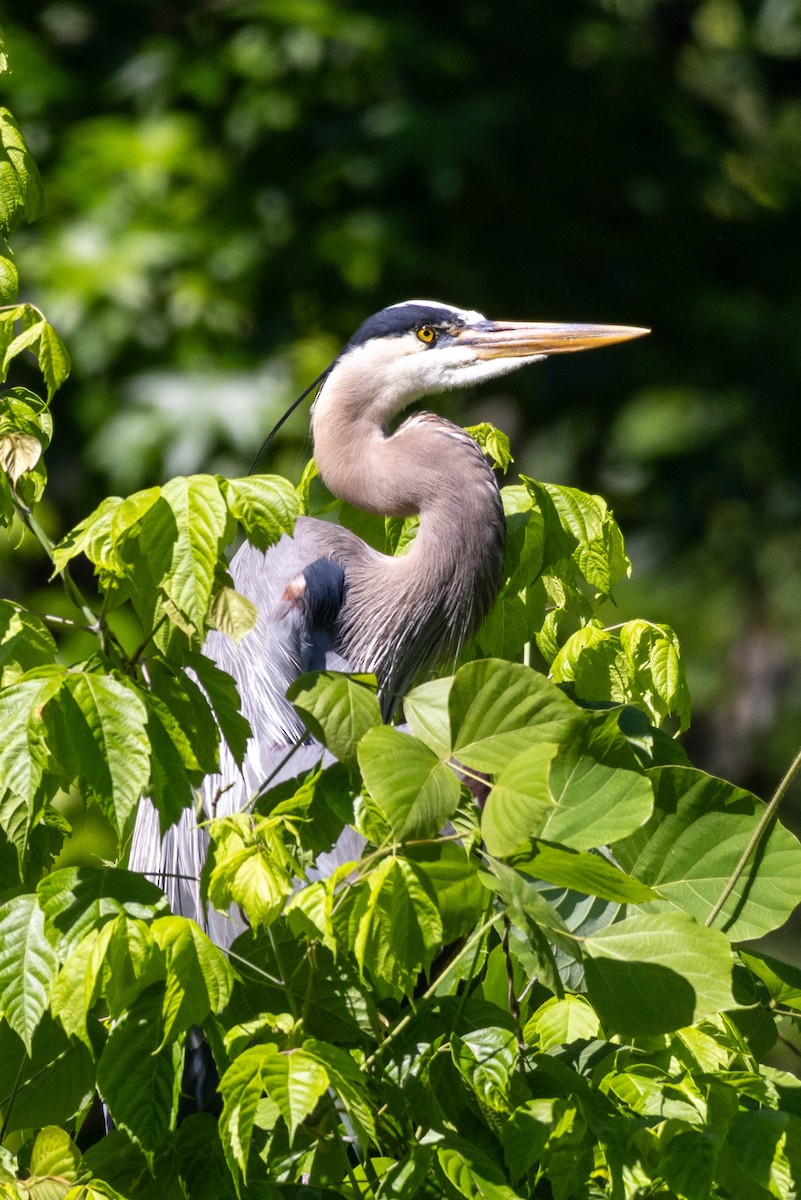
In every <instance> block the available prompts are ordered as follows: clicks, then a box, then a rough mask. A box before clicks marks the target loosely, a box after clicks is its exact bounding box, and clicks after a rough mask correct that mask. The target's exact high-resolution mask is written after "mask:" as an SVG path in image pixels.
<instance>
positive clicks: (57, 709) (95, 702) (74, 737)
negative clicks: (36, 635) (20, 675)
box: [43, 671, 150, 837]
mask: <svg viewBox="0 0 801 1200" xmlns="http://www.w3.org/2000/svg"><path fill="white" fill-rule="evenodd" d="M43 721H44V726H45V731H46V736H47V742H48V748H49V749H50V752H51V753H52V754H53V756H54V758H55V760H56V762H57V763H58V765H59V766H60V768H61V770H62V771H63V772H64V774H65V775H66V777H67V778H68V779H69V780H73V779H74V780H78V781H79V783H80V784H81V785H82V786H83V787H84V788H85V789H86V791H87V792H88V794H89V796H90V797H91V798H92V799H95V800H97V802H98V803H99V804H100V806H101V808H102V809H103V811H104V812H105V813H106V816H107V817H108V818H109V820H110V821H111V823H112V824H113V825H114V827H115V828H116V830H117V833H118V834H119V836H120V837H121V836H122V834H123V832H124V830H125V827H126V824H127V822H128V818H129V816H130V815H131V812H132V811H133V809H134V807H135V806H136V804H137V802H138V800H139V798H140V796H141V795H142V794H143V793H144V791H145V789H146V787H147V783H148V780H149V778H150V756H149V746H148V739H147V709H146V707H145V705H144V703H143V701H142V699H141V698H140V696H139V694H138V692H137V690H136V688H135V687H134V685H133V684H132V683H130V682H129V681H128V680H122V679H119V680H118V679H115V678H113V677H112V676H110V675H93V674H89V673H87V672H83V671H71V672H69V673H68V674H67V675H66V677H65V679H64V686H62V687H61V688H60V690H59V691H58V693H57V695H56V696H55V697H54V698H53V699H52V700H50V701H49V702H48V703H47V704H46V705H45V708H44V712H43Z"/></svg>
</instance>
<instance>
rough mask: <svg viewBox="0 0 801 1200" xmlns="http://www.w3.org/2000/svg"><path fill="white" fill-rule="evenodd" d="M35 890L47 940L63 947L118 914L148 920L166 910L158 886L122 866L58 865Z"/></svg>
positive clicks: (167, 906)
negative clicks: (43, 917)
mask: <svg viewBox="0 0 801 1200" xmlns="http://www.w3.org/2000/svg"><path fill="white" fill-rule="evenodd" d="M37 892H38V895H39V904H40V905H41V908H42V912H43V913H44V916H45V934H46V936H47V939H48V941H50V942H51V943H52V944H53V945H57V944H58V943H59V942H62V943H63V945H64V948H65V950H70V949H71V948H72V947H74V946H75V945H77V943H78V942H79V941H80V940H81V938H82V937H83V936H84V935H85V934H86V933H88V932H89V930H90V929H97V928H100V927H101V926H102V925H105V923H106V921H110V920H112V919H113V918H114V917H116V916H118V915H119V914H120V913H125V914H126V915H127V916H129V917H133V918H137V919H139V920H144V921H147V920H152V919H153V917H154V916H162V915H166V914H167V913H168V912H169V905H168V903H167V898H166V896H165V895H164V893H163V892H162V891H161V889H160V888H157V887H156V885H155V884H154V883H150V881H149V880H147V879H145V878H144V876H142V875H139V874H137V873H136V872H135V871H124V870H122V868H120V867H103V868H97V869H95V868H93V867H62V868H61V869H60V870H58V871H53V872H52V873H51V874H50V875H47V876H45V878H44V879H43V880H42V881H41V882H40V884H39V886H38V888H37Z"/></svg>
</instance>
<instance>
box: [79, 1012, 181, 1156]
mask: <svg viewBox="0 0 801 1200" xmlns="http://www.w3.org/2000/svg"><path fill="white" fill-rule="evenodd" d="M164 1040H165V1039H164V1029H163V1024H162V1016H161V996H160V995H159V994H158V993H157V992H148V993H146V994H145V995H143V996H140V997H139V999H138V1000H137V1001H136V1002H135V1003H134V1004H133V1005H132V1007H131V1008H130V1009H129V1011H128V1012H127V1013H125V1014H124V1015H123V1016H122V1017H121V1018H120V1019H119V1020H118V1021H117V1022H116V1024H115V1025H113V1026H112V1028H111V1031H110V1033H109V1035H108V1040H107V1042H106V1045H105V1047H104V1049H103V1053H102V1054H101V1056H100V1060H99V1062H98V1064H97V1089H98V1091H99V1092H100V1095H101V1096H102V1098H103V1100H105V1102H106V1104H107V1105H108V1107H109V1112H110V1113H111V1116H112V1119H113V1121H114V1124H115V1125H117V1126H119V1128H120V1129H124V1130H125V1132H126V1133H127V1134H129V1136H130V1137H131V1138H132V1139H133V1141H134V1142H135V1143H136V1144H137V1146H139V1147H140V1148H141V1149H142V1150H143V1151H144V1153H145V1155H146V1156H147V1158H148V1161H149V1162H152V1158H153V1155H154V1154H155V1152H156V1150H158V1149H159V1147H160V1146H161V1145H162V1143H163V1142H164V1140H165V1138H166V1136H167V1133H168V1131H169V1129H170V1128H171V1126H172V1125H173V1123H174V1121H175V1116H176V1113H177V1110H178V1089H179V1085H180V1079H181V1066H182V1063H183V1053H182V1049H181V1047H180V1046H179V1045H177V1044H176V1043H173V1044H171V1045H168V1046H164ZM160 1047H161V1048H160Z"/></svg>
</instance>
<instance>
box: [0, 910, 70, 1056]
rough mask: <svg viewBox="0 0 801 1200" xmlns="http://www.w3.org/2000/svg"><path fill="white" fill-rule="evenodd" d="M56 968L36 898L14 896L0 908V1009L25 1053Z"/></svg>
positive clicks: (45, 1003) (46, 1001) (44, 1004)
mask: <svg viewBox="0 0 801 1200" xmlns="http://www.w3.org/2000/svg"><path fill="white" fill-rule="evenodd" d="M57 969H58V958H57V956H56V953H55V951H54V950H53V948H52V946H51V945H50V943H49V942H48V940H47V938H46V937H45V933H44V916H43V914H42V910H41V909H40V907H39V905H38V904H37V902H36V896H31V895H24V896H15V897H14V899H13V900H9V901H8V903H7V904H4V905H3V906H2V908H0V1009H2V1011H3V1015H4V1016H5V1019H6V1020H7V1021H8V1023H9V1025H10V1026H11V1028H12V1029H13V1030H15V1031H16V1032H17V1033H18V1034H19V1036H20V1037H21V1038H22V1040H23V1042H24V1043H25V1048H26V1050H27V1051H28V1053H29V1054H30V1050H31V1039H32V1038H33V1034H34V1031H35V1029H36V1027H37V1025H38V1024H39V1021H40V1020H41V1017H42V1013H43V1012H44V1011H45V1009H46V1008H47V1005H48V1002H49V999H50V985H51V983H52V981H53V979H54V977H55V974H56V970H57Z"/></svg>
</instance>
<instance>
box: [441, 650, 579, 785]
mask: <svg viewBox="0 0 801 1200" xmlns="http://www.w3.org/2000/svg"><path fill="white" fill-rule="evenodd" d="M448 710H449V714H450V725H451V753H452V754H453V756H454V757H455V758H456V759H458V760H459V761H460V762H463V763H465V765H466V766H468V767H473V768H475V769H476V770H479V771H489V772H496V771H499V770H501V768H503V767H504V766H505V765H506V764H507V763H508V762H509V760H510V758H512V756H513V755H514V754H519V753H520V752H521V751H523V750H526V749H528V747H529V746H533V745H539V744H540V743H542V742H558V741H561V740H562V738H564V737H566V736H567V734H568V731H569V730H570V729H571V728H572V727H573V725H574V724H576V723H580V722H581V720H582V719H583V717H582V714H581V713H580V712H579V710H578V709H577V708H576V707H575V705H573V704H572V703H571V702H570V700H568V699H567V697H566V696H565V695H564V694H563V693H562V692H560V691H559V689H558V688H557V687H555V686H554V685H553V684H552V683H549V682H548V680H547V679H544V678H543V677H542V675H538V674H537V673H536V672H535V671H532V670H530V669H529V668H528V667H524V666H519V665H517V664H515V663H505V662H502V661H501V660H500V659H483V660H480V661H478V662H471V663H467V664H466V665H465V666H463V667H461V668H460V669H459V670H458V671H457V672H456V675H455V677H454V680H453V684H452V686H451V689H450V693H449V698H448Z"/></svg>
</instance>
